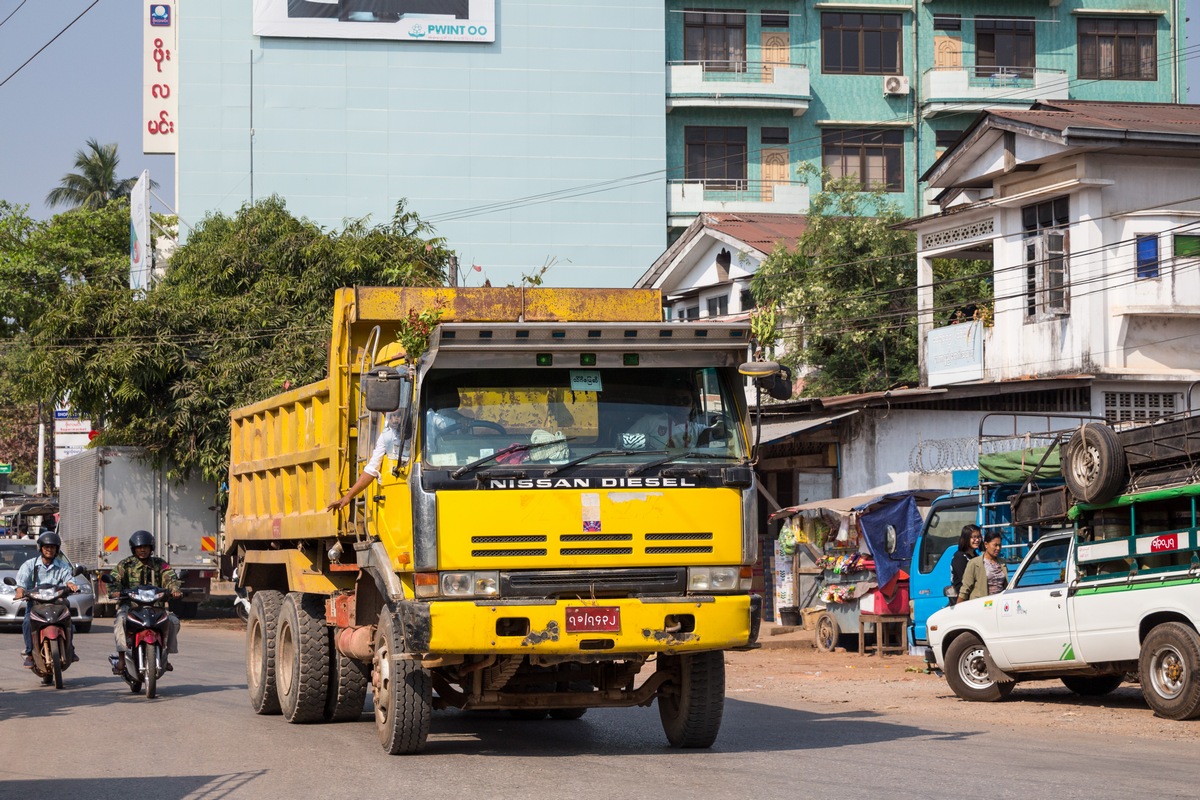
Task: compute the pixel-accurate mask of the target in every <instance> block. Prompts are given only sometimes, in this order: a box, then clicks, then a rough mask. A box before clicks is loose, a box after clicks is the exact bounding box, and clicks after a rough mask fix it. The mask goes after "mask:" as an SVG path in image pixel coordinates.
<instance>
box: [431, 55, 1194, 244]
mask: <svg viewBox="0 0 1200 800" xmlns="http://www.w3.org/2000/svg"><path fill="white" fill-rule="evenodd" d="M1185 54H1186V57H1183V58H1180V56H1184V55H1185ZM1198 57H1200V45H1192V46H1190V47H1185V48H1181V49H1179V50H1173V51H1171V52H1169V53H1167V54H1165V55H1163V56H1161V57H1159V58H1158V59H1157V63H1159V64H1168V63H1169V64H1175V63H1177V62H1178V63H1183V62H1186V61H1191V60H1193V59H1195V58H1198ZM783 66H786V65H783ZM964 69H969V68H967V67H964ZM1107 80H1108V79H1106V78H1076V79H1071V78H1066V77H1064V78H1061V79H1056V80H1050V81H1046V82H1045V83H1044V84H1042V85H1041V86H1038V87H1036V89H1035V88H1030V87H1014V88H1013V89H1012V90H1011V91H1007V92H998V93H995V94H993V95H991V96H989V97H988V98H985V99H983V100H981V101H973V102H968V101H963V102H960V103H958V104H953V103H951V104H946V105H944V106H943V107H942V111H943V112H946V113H951V114H952V113H966V112H971V111H975V110H976V108H975V106H977V105H978V103H979V102H987V103H992V102H995V101H1001V102H1002V101H1004V100H1006V99H1028V100H1030V101H1033V100H1035V99H1036V95H1033V94H1032V93H1033V92H1034V91H1037V92H1046V91H1053V90H1056V89H1058V88H1077V87H1080V86H1088V85H1091V84H1095V83H1102V82H1106V81H1107ZM1047 102H1050V103H1053V102H1054V101H1053V100H1050V101H1047ZM919 117H920V112H919V110H914V111H913V112H912V113H908V114H903V115H897V116H894V117H891V118H890V119H880V120H862V121H855V123H854V127H855V128H856V129H857V128H871V127H872V126H875V127H880V126H883V127H886V126H889V125H891V126H894V125H896V124H898V123H908V124H915V123H916V122H918V121H919ZM864 135H867V134H864ZM822 136H823V134H816V135H813V136H808V137H805V138H802V139H798V140H796V141H795V142H789V143H788V144H787V147H788V149H789V150H791V149H792V148H794V147H796V146H799V145H803V144H808V143H813V142H818V141H821V139H822ZM778 146H780V145H772V146H771V147H772V148H774V147H778ZM762 149H763V148H756V149H747V150H746V157H747V158H749V157H750V156H752V155H756V154H759V153H761V152H762ZM918 157H919V154H918ZM727 161H728V158H714V159H708V160H705V161H703V162H697V163H703V164H704V165H705V166H712V165H716V164H720V163H726V162H727ZM686 169H687V166H686V165H681V166H677V167H667V168H665V169H661V170H653V171H650V172H643V173H638V174H635V175H629V176H625V177H622V178H613V179H610V180H606V181H600V182H597V183H592V184H584V185H582V186H576V187H569V188H566V189H559V190H555V191H552V192H544V193H541V194H537V195H528V196H525V197H519V198H513V199H511V200H506V201H497V202H494V203H486V204H482V205H479V206H470V207H467V208H464V209H458V210H454V211H446V212H443V213H441V214H434V215H432V216H430V217H429V218H428V220H427V221H428V222H430V223H440V222H451V221H457V220H461V219H467V218H470V217H475V216H483V215H486V214H491V213H495V212H498V211H513V210H517V209H520V208H525V207H528V206H533V205H541V204H543V203H546V202H551V201H553V200H569V199H574V198H575V197H584V196H588V195H591V194H596V193H597V192H598V191H611V190H613V189H619V188H629V187H632V186H637V185H640V184H642V183H649V182H653V181H654V180H656V179H657V178H659V177H666V178H667V179H668V180H670V176H671V175H672V174H673V173H674V174H678V173H680V172H683V171H684V170H686Z"/></svg>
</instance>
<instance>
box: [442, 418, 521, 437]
mask: <svg viewBox="0 0 1200 800" xmlns="http://www.w3.org/2000/svg"><path fill="white" fill-rule="evenodd" d="M472 428H490V429H491V430H494V431H496V433H499V434H502V435H507V434H508V431H506V430H504V426H503V425H500V424H498V423H495V422H490V421H488V420H486V419H467V420H463V421H462V422H456V423H454V424H453V425H451V426H450V427H449V428H445V429H443V430H442V431H441V433H440V434H438V435H439V436H447V435H449V434H452V433H461V432H462V431H468V432H470V430H471V429H472Z"/></svg>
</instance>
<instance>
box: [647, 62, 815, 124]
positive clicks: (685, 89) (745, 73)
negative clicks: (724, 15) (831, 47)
mask: <svg viewBox="0 0 1200 800" xmlns="http://www.w3.org/2000/svg"><path fill="white" fill-rule="evenodd" d="M810 99H811V95H810V90H809V75H808V67H806V66H804V65H803V64H779V63H775V62H770V61H741V60H738V61H677V62H673V63H671V64H669V65H668V69H667V110H668V111H670V110H671V109H672V108H697V107H715V106H726V107H738V108H783V109H787V110H789V111H791V112H792V113H793V114H794V115H795V116H800V115H801V114H803V113H804V112H805V111H807V110H808V103H809V100H810Z"/></svg>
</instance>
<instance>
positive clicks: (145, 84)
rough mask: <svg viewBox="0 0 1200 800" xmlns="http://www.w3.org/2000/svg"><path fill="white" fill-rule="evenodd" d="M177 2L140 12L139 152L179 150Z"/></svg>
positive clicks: (150, 6)
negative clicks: (140, 83)
mask: <svg viewBox="0 0 1200 800" xmlns="http://www.w3.org/2000/svg"><path fill="white" fill-rule="evenodd" d="M177 6H178V0H167V2H161V3H149V4H147V5H146V6H143V9H144V10H143V11H142V151H143V152H146V153H176V152H178V151H179V131H178V130H177V123H178V120H179V91H178V89H179V53H178V52H177V45H178V42H179V35H178V30H179V25H178V23H179V21H178V20H177V19H176V18H175V10H176V7H177Z"/></svg>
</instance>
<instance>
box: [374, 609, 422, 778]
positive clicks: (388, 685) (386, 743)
mask: <svg viewBox="0 0 1200 800" xmlns="http://www.w3.org/2000/svg"><path fill="white" fill-rule="evenodd" d="M403 654H404V646H403V639H402V638H401V636H400V633H399V632H398V631H397V630H396V622H395V620H394V618H393V617H392V615H390V614H384V616H382V617H381V618H380V620H379V631H378V632H377V633H376V634H375V658H374V663H373V665H372V666H373V671H372V674H371V686H372V688H373V690H374V692H375V730H376V732H378V734H379V743H380V744H381V745H383V749H384V750H385V751H386V752H388V753H389V754H391V755H394V756H395V755H400V754H402V753H403V754H408V753H419V752H421V751H422V750H424V749H425V741H426V739H428V738H429V726H430V724H431V723H432V718H433V679H432V677H431V676H430V674H429V670H427V669H425V668H424V667H422V666H421V662H420V661H413V660H411V659H406V658H403V657H402V656H403Z"/></svg>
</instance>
